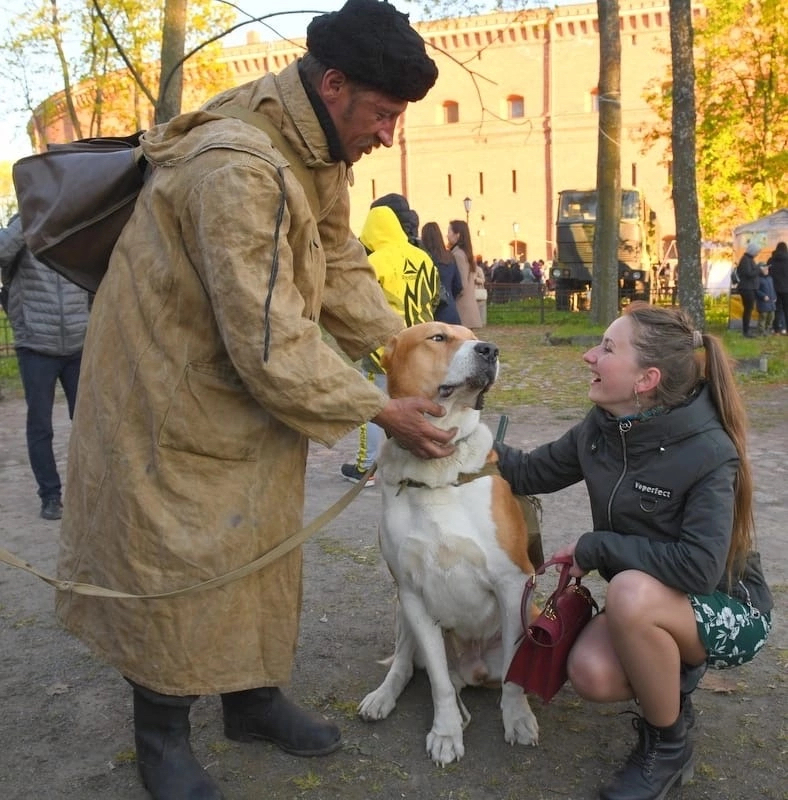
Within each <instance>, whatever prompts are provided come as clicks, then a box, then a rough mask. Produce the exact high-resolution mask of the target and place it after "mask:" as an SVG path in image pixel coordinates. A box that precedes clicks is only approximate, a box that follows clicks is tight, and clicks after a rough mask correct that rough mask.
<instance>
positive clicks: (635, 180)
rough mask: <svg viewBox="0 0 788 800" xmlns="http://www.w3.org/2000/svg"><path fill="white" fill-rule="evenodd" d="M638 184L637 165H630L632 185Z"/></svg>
mask: <svg viewBox="0 0 788 800" xmlns="http://www.w3.org/2000/svg"><path fill="white" fill-rule="evenodd" d="M637 185H638V165H637V164H633V165H632V186H637Z"/></svg>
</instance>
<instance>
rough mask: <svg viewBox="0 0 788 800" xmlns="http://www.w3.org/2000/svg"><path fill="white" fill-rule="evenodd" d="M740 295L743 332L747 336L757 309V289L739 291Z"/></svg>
mask: <svg viewBox="0 0 788 800" xmlns="http://www.w3.org/2000/svg"><path fill="white" fill-rule="evenodd" d="M739 294H740V295H741V305H742V312H741V332H742V333H744V334H747V333H749V332H750V319H751V318H752V310H753V309H754V308H755V289H739Z"/></svg>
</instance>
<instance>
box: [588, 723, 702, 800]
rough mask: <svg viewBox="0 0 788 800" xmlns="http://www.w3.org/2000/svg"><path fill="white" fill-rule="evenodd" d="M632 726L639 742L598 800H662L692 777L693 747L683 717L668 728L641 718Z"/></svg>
mask: <svg viewBox="0 0 788 800" xmlns="http://www.w3.org/2000/svg"><path fill="white" fill-rule="evenodd" d="M633 723H634V725H635V728H636V729H637V731H638V743H637V745H636V746H635V748H634V749H633V750H632V752H631V753H630V754H629V758H628V759H627V761H626V763H625V764H624V766H623V767H622V768H621V769H620V770H619V771H618V772H617V773H616V774H615V776H614V777H613V780H612V781H611V783H610V784H608V785H607V786H605V787H604V788H603V789H601V790H600V792H599V800H663V798H664V797H665V796H666V795H667V793H668V792H669V791H670V788H671V786H673V784H674V783H676V781H678V780H679V779H680V780H681V782H682V783H685V782H686V781H688V780H690V779H691V778H692V773H693V768H694V763H693V755H692V745H691V744H690V742H689V740H688V738H687V726H686V724H685V722H684V716H683V715H682V714H679V717H678V719H677V720H676V721H675V722H674V723H673V725H671V726H670V727H667V728H657V727H655V726H654V725H650V724H649V723H648V722H646V720H645V719H644V718H643V717H636V718H635V719H634V720H633Z"/></svg>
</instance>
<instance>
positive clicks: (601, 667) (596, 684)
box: [568, 570, 706, 727]
mask: <svg viewBox="0 0 788 800" xmlns="http://www.w3.org/2000/svg"><path fill="white" fill-rule="evenodd" d="M705 657H706V652H705V650H704V647H703V645H702V643H701V641H700V638H699V637H698V631H697V627H696V623H695V615H694V613H693V611H692V606H691V605H690V602H689V599H688V598H687V596H686V594H684V593H682V592H679V591H676V590H675V589H671V588H669V587H667V586H665V585H664V584H662V583H660V582H659V581H658V580H656V579H655V578H652V577H651V576H650V575H647V574H646V573H644V572H639V571H636V570H627V571H626V572H622V573H619V574H618V575H616V576H615V578H613V580H611V581H610V584H609V586H608V590H607V597H606V601H605V613H604V614H601V615H599V616H597V617H595V618H594V619H593V620H592V621H591V622H590V623H589V625H588V626H587V627H586V628H585V630H584V631H583V632H582V634H581V635H580V637H579V638H578V640H577V643H576V644H575V646H574V647H573V648H572V652H571V654H570V658H569V665H568V666H569V678H570V680H571V682H572V685H573V686H574V687H575V690H576V691H577V692H578V694H579V695H580V696H581V697H584V698H586V699H587V700H593V701H596V702H602V703H610V702H615V701H620V700H627V699H629V698H631V697H633V696H634V697H636V698H637V699H638V701H639V703H640V706H641V708H642V711H643V716H644V717H645V718H646V719H647V720H648V721H649V722H650V723H651V724H652V725H655V726H658V727H664V726H669V725H672V724H673V723H674V722H675V721H676V719H677V718H678V716H679V673H680V666H681V662H682V661H683V662H686V663H689V664H698V663H701V662H702V661H703V660H704V659H705Z"/></svg>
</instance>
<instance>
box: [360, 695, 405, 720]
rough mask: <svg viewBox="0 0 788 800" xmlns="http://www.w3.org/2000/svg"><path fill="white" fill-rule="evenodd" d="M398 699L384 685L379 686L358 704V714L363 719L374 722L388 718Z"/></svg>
mask: <svg viewBox="0 0 788 800" xmlns="http://www.w3.org/2000/svg"><path fill="white" fill-rule="evenodd" d="M395 705H397V700H396V698H395V697H393V696H392V694H391V692H389V691H387V690H386V689H384V688H383V687H378V688H377V689H375V691H374V692H370V693H369V694H368V695H367V696H366V697H365V698H364V699H363V700H362V701H361V702H360V703H359V706H358V715H359V716H360V717H361V719H365V720H367V721H368V722H374V721H375V720H376V719H386V717H387V716H388V715H389V714H390V713H391V712H392V711H393V710H394V706H395Z"/></svg>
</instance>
